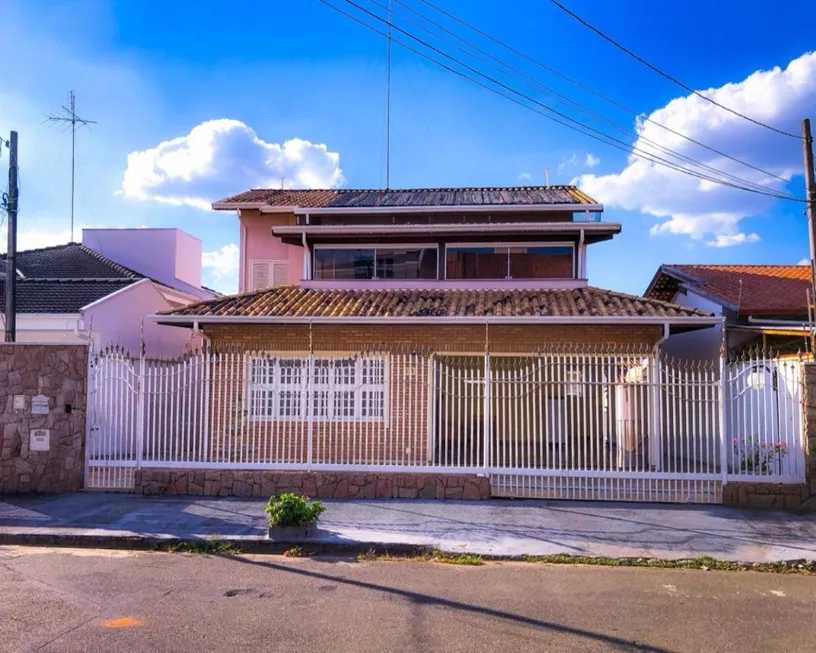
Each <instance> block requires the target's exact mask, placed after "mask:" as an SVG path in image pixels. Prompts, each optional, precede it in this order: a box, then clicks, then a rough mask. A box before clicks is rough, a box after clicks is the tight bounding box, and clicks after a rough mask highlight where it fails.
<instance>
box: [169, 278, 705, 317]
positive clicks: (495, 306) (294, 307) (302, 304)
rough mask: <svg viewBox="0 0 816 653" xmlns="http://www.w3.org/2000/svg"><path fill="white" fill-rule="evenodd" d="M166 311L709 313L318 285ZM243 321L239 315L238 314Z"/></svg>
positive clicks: (642, 304) (570, 293) (523, 294)
mask: <svg viewBox="0 0 816 653" xmlns="http://www.w3.org/2000/svg"><path fill="white" fill-rule="evenodd" d="M163 314H164V315H175V316H188V315H189V316H198V317H204V316H231V317H236V318H241V317H253V316H273V317H292V318H296V317H306V318H308V317H321V318H322V317H348V318H355V317H367V318H371V317H411V318H423V317H546V316H550V317H556V316H562V317H577V318H581V317H639V316H648V317H661V318H662V317H665V318H671V317H710V316H711V314H710V313H706V312H705V311H699V310H696V309H692V308H685V307H682V306H677V305H675V304H670V303H668V302H662V301H658V300H655V299H644V298H643V297H636V296H633V295H624V294H622V293H617V292H612V291H609V290H601V289H599V288H577V289H573V290H316V289H306V288H298V287H294V286H289V287H283V288H272V289H269V290H263V291H259V292H252V293H244V294H241V295H232V296H229V297H223V298H220V299H215V300H210V301H206V302H200V303H198V304H191V305H189V306H185V307H183V308H179V309H176V310H174V311H166V312H164V313H163ZM238 321H239V320H238Z"/></svg>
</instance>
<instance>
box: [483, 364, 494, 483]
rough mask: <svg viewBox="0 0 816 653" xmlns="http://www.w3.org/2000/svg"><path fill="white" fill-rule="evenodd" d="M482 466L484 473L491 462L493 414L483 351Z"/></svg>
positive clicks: (489, 380)
mask: <svg viewBox="0 0 816 653" xmlns="http://www.w3.org/2000/svg"><path fill="white" fill-rule="evenodd" d="M484 365H485V367H484V384H485V387H484V409H483V411H482V412H483V413H484V417H483V419H484V429H483V432H484V442H483V443H482V446H483V447H484V452H483V454H484V468H485V473H488V472H487V470H488V469H489V468H490V466H491V464H492V446H493V433H492V431H493V415H492V403H493V402H492V395H493V393H492V387H491V386H492V381H491V378H490V353H489V352H487V351H485V355H484Z"/></svg>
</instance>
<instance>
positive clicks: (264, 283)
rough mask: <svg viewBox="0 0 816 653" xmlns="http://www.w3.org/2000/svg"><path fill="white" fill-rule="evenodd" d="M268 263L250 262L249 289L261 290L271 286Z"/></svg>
mask: <svg viewBox="0 0 816 653" xmlns="http://www.w3.org/2000/svg"><path fill="white" fill-rule="evenodd" d="M270 267H271V266H270V265H269V261H252V262H251V263H250V268H249V277H250V279H249V289H250V290H251V291H254V290H263V289H264V288H269V286H270V285H271V283H270V281H271V279H270V277H271V274H270V272H271V270H270Z"/></svg>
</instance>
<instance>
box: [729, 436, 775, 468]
mask: <svg viewBox="0 0 816 653" xmlns="http://www.w3.org/2000/svg"><path fill="white" fill-rule="evenodd" d="M732 443H733V446H734V462H735V467H736V469H735V470H734V471H735V472H736V473H739V474H781V472H782V459H783V458H784V457H785V455H786V454H787V453H788V445H787V444H785V443H784V442H759V440H758V438H755V437H754V436H752V435H749V436H748V437H747V438H745V439H744V440H740V439H739V438H734V440H733V441H732Z"/></svg>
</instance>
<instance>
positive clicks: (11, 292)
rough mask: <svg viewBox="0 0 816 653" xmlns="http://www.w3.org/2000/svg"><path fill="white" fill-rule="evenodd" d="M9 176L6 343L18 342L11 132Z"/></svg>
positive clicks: (14, 137)
mask: <svg viewBox="0 0 816 653" xmlns="http://www.w3.org/2000/svg"><path fill="white" fill-rule="evenodd" d="M8 148H9V174H8V198H7V199H6V210H7V212H8V249H7V250H6V313H5V316H6V342H15V341H16V340H17V266H16V265H15V260H14V259H15V258H16V254H17V205H18V194H19V191H18V189H17V132H11V137H10V138H9V142H8Z"/></svg>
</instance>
